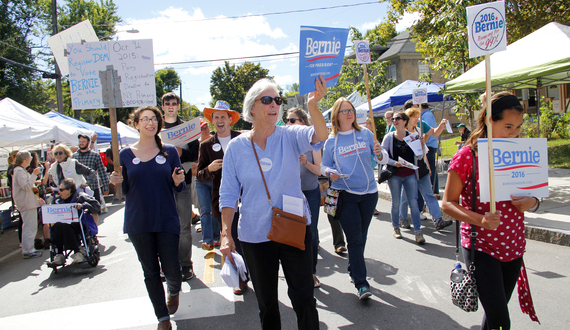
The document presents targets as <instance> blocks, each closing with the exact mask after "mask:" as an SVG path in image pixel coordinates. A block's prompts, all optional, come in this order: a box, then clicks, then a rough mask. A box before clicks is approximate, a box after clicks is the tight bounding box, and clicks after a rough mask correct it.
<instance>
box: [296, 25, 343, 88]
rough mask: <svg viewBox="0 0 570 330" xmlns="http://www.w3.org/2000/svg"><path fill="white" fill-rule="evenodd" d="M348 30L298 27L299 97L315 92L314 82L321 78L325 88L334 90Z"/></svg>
mask: <svg viewBox="0 0 570 330" xmlns="http://www.w3.org/2000/svg"><path fill="white" fill-rule="evenodd" d="M348 31H349V30H348V29H337V28H326V27H316V26H301V42H300V46H299V94H301V95H304V94H307V93H310V92H313V91H315V79H317V78H318V77H319V75H322V76H323V78H324V79H325V80H326V81H327V87H332V86H336V83H337V81H338V76H339V74H340V69H341V68H342V61H343V60H344V50H345V48H346V40H347V39H348Z"/></svg>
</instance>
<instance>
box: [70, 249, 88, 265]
mask: <svg viewBox="0 0 570 330" xmlns="http://www.w3.org/2000/svg"><path fill="white" fill-rule="evenodd" d="M71 259H73V262H72V263H71V264H72V265H77V264H78V263H81V262H83V261H85V256H84V255H83V253H81V252H77V253H74V254H72V255H71Z"/></svg>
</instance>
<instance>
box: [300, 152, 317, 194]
mask: <svg viewBox="0 0 570 330" xmlns="http://www.w3.org/2000/svg"><path fill="white" fill-rule="evenodd" d="M305 155H307V162H309V163H312V162H313V152H312V151H307V152H305ZM299 165H300V166H301V190H303V191H306V190H313V189H315V188H317V187H318V186H319V177H318V176H317V175H315V174H314V173H313V172H311V171H309V169H308V168H307V167H306V166H305V165H303V164H301V162H299Z"/></svg>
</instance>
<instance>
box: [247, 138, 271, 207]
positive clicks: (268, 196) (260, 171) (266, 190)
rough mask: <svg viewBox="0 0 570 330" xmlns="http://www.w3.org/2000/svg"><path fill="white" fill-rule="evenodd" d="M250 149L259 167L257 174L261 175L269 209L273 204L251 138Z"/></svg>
mask: <svg viewBox="0 0 570 330" xmlns="http://www.w3.org/2000/svg"><path fill="white" fill-rule="evenodd" d="M251 147H252V148H253V153H254V154H255V159H256V160H257V166H259V173H261V178H262V179H263V185H264V186H265V192H267V199H268V200H269V204H271V208H273V203H272V202H271V195H270V194H269V189H267V183H266V182H265V176H264V175H263V170H262V169H261V164H260V163H259V157H258V156H257V151H256V150H255V145H254V144H253V137H252V138H251Z"/></svg>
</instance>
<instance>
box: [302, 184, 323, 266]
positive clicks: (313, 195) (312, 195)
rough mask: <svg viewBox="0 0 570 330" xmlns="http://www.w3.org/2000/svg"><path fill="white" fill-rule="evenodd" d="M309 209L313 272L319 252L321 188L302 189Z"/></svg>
mask: <svg viewBox="0 0 570 330" xmlns="http://www.w3.org/2000/svg"><path fill="white" fill-rule="evenodd" d="M303 194H304V195H305V197H306V198H307V202H308V203H309V210H310V211H311V235H313V274H316V273H317V254H318V252H319V227H318V225H319V208H320V207H321V188H320V187H318V186H317V188H315V189H313V190H303Z"/></svg>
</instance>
